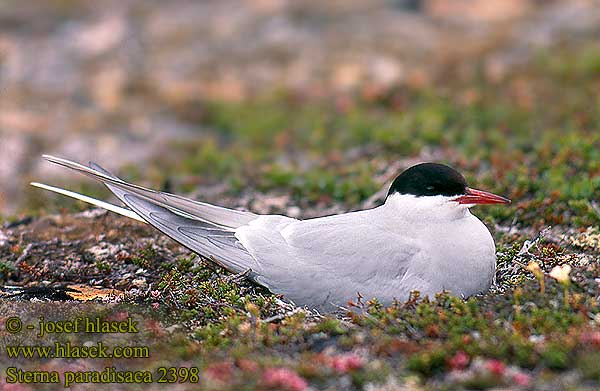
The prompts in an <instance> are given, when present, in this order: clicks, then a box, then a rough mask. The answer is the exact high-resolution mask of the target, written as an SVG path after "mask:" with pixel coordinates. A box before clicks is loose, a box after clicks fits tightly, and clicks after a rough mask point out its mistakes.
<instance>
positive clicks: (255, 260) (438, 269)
mask: <svg viewBox="0 0 600 391" xmlns="http://www.w3.org/2000/svg"><path fill="white" fill-rule="evenodd" d="M43 157H44V159H46V160H48V161H50V162H52V163H55V164H59V165H61V166H64V167H67V168H70V169H73V170H76V171H79V172H81V173H83V174H85V175H87V176H90V177H92V178H94V179H96V180H99V181H101V182H103V183H104V184H105V185H106V186H107V187H108V188H109V189H110V190H111V191H112V192H113V193H114V194H115V195H116V196H117V198H119V199H120V200H121V201H122V202H123V203H124V204H125V205H126V206H127V208H123V207H120V206H117V205H113V204H110V203H107V202H104V201H100V200H97V199H94V198H91V197H87V196H85V195H82V194H78V193H74V192H71V191H68V190H65V189H61V188H57V187H53V186H48V185H44V184H41V183H32V185H34V186H37V187H40V188H44V189H46V190H50V191H54V192H57V193H60V194H63V195H67V196H70V197H73V198H76V199H79V200H82V201H85V202H88V203H91V204H94V205H96V206H99V207H101V208H104V209H107V210H110V211H113V212H116V213H118V214H121V215H124V216H127V217H130V218H133V219H136V220H139V221H142V222H145V223H148V224H150V225H152V226H154V227H155V228H157V229H158V230H160V231H161V232H162V233H164V234H165V235H167V236H169V237H171V238H172V239H174V240H176V241H177V242H179V243H180V244H182V245H183V246H185V247H187V248H189V249H190V250H192V251H193V252H195V253H197V254H200V255H202V256H204V257H206V258H208V259H210V260H212V261H213V262H215V263H217V264H218V265H220V266H222V267H223V268H225V269H227V270H228V271H230V272H233V273H244V272H246V273H247V275H248V277H249V278H250V279H251V280H253V281H254V282H255V283H258V284H260V285H263V286H265V287H266V288H268V289H269V290H270V291H271V292H273V293H277V294H282V295H283V296H284V297H285V298H287V299H288V300H291V301H292V302H294V303H295V304H297V305H305V306H309V307H312V308H316V309H319V310H324V311H328V310H335V309H337V308H339V307H340V306H345V305H346V304H347V303H348V302H349V301H351V300H354V299H356V297H357V295H358V294H360V295H361V296H362V297H364V298H366V299H371V298H377V299H378V300H379V301H380V302H381V303H383V304H384V305H389V304H391V303H392V302H393V301H394V300H395V299H397V300H400V301H403V300H406V299H408V297H409V296H410V293H411V291H415V290H417V291H419V292H420V293H421V294H422V295H428V296H431V295H434V294H435V293H437V292H440V291H444V290H446V291H449V292H450V293H451V294H453V295H456V296H459V297H468V296H471V295H474V294H477V293H481V292H485V291H487V290H488V289H489V287H490V286H491V284H492V280H493V277H494V273H495V269H496V253H495V245H494V240H493V238H492V235H491V234H490V232H489V231H488V229H487V227H486V226H485V225H484V224H483V223H482V222H481V221H480V220H479V219H478V218H477V217H475V216H473V215H472V214H471V213H470V211H469V208H470V207H472V206H474V205H476V204H508V203H510V200H508V199H507V198H504V197H501V196H498V195H495V194H492V193H488V192H484V191H481V190H476V189H472V188H469V187H468V186H467V183H466V181H465V179H464V177H463V176H462V175H461V174H460V173H459V172H458V171H456V170H454V169H453V168H450V167H448V166H446V165H443V164H438V163H421V164H417V165H415V166H412V167H410V168H408V169H407V170H405V171H404V172H402V173H401V174H400V175H398V176H397V177H396V179H395V180H394V181H393V183H392V185H391V186H390V189H389V191H388V194H387V197H386V199H385V202H384V204H383V205H381V206H379V207H376V208H373V209H368V210H362V211H357V212H350V213H345V214H340V215H333V216H326V217H319V218H313V219H307V220H298V219H295V218H291V217H286V216H281V215H258V214H254V213H251V212H243V211H238V210H233V209H227V208H224V207H220V206H215V205H211V204H208V203H204V202H199V201H195V200H191V199H188V198H185V197H181V196H178V195H173V194H169V193H165V192H160V191H155V190H151V189H147V188H144V187H141V186H138V185H135V184H131V183H127V182H125V181H124V180H122V179H119V178H117V177H116V176H114V175H112V174H111V173H110V172H108V171H106V170H104V169H103V168H102V167H100V166H99V165H97V164H95V163H90V164H89V166H84V165H82V164H79V163H76V162H73V161H69V160H66V159H61V158H57V157H53V156H48V155H44V156H43Z"/></svg>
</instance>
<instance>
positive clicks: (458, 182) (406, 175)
mask: <svg viewBox="0 0 600 391" xmlns="http://www.w3.org/2000/svg"><path fill="white" fill-rule="evenodd" d="M391 198H394V199H404V200H410V204H411V205H412V206H414V207H415V209H420V208H419V207H422V208H423V209H428V208H432V207H434V206H446V205H447V206H452V207H453V208H452V209H456V208H459V209H468V208H470V207H472V206H475V205H478V204H509V203H510V202H511V201H510V200H509V199H508V198H505V197H502V196H499V195H496V194H492V193H488V192H486V191H483V190H477V189H473V188H470V187H468V186H467V181H466V180H465V178H464V177H463V176H462V175H461V174H460V173H459V172H458V171H456V170H455V169H453V168H451V167H448V166H446V165H444V164H439V163H421V164H417V165H415V166H412V167H410V168H408V169H406V170H405V171H403V172H402V173H401V174H400V175H398V176H397V177H396V179H395V180H394V182H393V183H392V185H391V186H390V190H389V191H388V195H387V198H386V203H387V202H388V200H389V199H391Z"/></svg>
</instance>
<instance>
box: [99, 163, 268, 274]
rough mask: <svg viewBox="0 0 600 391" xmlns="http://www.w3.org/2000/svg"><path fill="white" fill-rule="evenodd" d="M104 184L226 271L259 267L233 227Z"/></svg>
mask: <svg viewBox="0 0 600 391" xmlns="http://www.w3.org/2000/svg"><path fill="white" fill-rule="evenodd" d="M90 168H92V169H94V170H96V171H98V172H100V173H102V174H104V175H106V176H109V177H111V178H114V179H117V180H118V179H119V178H117V177H115V176H114V175H112V174H111V173H110V172H108V171H107V170H105V169H104V168H102V167H100V166H99V165H98V164H96V163H92V162H90ZM104 184H105V185H106V187H108V189H109V190H110V191H112V192H113V193H114V195H116V196H117V198H119V199H120V200H121V201H122V202H123V203H124V204H125V205H127V206H128V207H129V208H130V209H132V210H133V211H134V212H136V213H137V214H138V215H140V216H141V217H142V218H143V219H144V220H146V221H147V222H148V223H149V224H151V225H152V226H153V227H155V228H157V229H158V230H159V231H161V232H162V233H164V234H165V235H167V236H169V237H170V238H172V239H174V240H175V241H177V242H179V243H180V244H182V245H184V246H185V247H187V248H189V249H190V250H192V251H194V252H196V253H198V254H201V255H203V256H205V257H207V258H210V259H211V260H212V261H213V262H215V263H217V264H218V265H220V266H221V267H224V268H225V269H227V270H229V271H232V272H234V273H242V272H246V271H248V270H250V273H249V277H251V278H254V277H255V274H256V273H255V272H256V271H257V266H258V265H257V263H256V260H255V259H254V258H253V257H252V256H251V255H250V254H249V253H248V251H247V250H246V249H245V248H244V246H242V244H241V243H240V242H239V241H238V240H237V238H236V237H235V233H234V232H233V230H231V229H227V228H222V227H220V226H219V225H217V224H211V223H208V222H206V221H202V220H198V219H194V218H189V217H186V216H181V215H179V214H177V213H175V212H173V211H172V210H171V209H167V208H165V207H163V206H161V205H158V204H156V203H154V202H152V201H149V200H147V199H145V198H142V197H140V196H139V195H138V194H136V193H133V192H131V191H127V190H123V189H122V188H119V187H117V186H115V185H113V184H110V183H106V182H105V183H104ZM179 198H182V197H179ZM205 205H208V204H205ZM211 206H212V205H211ZM222 209H225V208H222ZM235 212H237V211H235Z"/></svg>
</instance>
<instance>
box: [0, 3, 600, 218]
mask: <svg viewBox="0 0 600 391" xmlns="http://www.w3.org/2000/svg"><path fill="white" fill-rule="evenodd" d="M599 38H600V6H599V3H598V2H597V1H593V0H570V1H559V0H555V1H552V0H377V1H356V0H343V1H342V0H336V1H327V2H324V1H316V0H301V1H298V0H294V1H291V0H245V1H238V0H236V1H225V0H219V1H216V0H215V1H186V0H176V1H170V2H161V1H148V0H138V1H135V0H118V1H112V0H106V1H102V2H98V1H91V0H90V1H75V0H48V1H44V2H36V1H22V0H21V1H17V0H2V1H1V2H0V214H2V215H3V216H5V217H9V216H13V217H14V216H19V215H23V214H30V213H36V212H37V211H40V210H42V209H43V210H44V211H45V213H53V212H56V211H59V210H61V208H65V207H66V208H73V207H74V205H75V204H74V203H73V202H71V201H65V200H64V199H62V198H59V197H53V196H51V195H48V194H45V193H44V192H42V191H40V190H37V189H30V188H29V186H28V185H27V183H28V182H29V181H31V180H37V181H45V182H47V183H51V184H59V185H61V184H62V185H66V186H68V187H69V188H71V189H75V190H80V191H86V192H88V193H91V194H93V195H100V196H104V195H106V192H104V190H103V189H102V188H101V187H100V186H96V185H95V184H93V183H91V181H87V180H85V179H84V178H81V177H79V176H77V175H76V174H72V173H69V172H66V171H65V170H61V169H60V168H56V167H52V166H51V165H49V164H47V163H45V162H43V161H42V160H41V159H40V155H41V154H42V153H48V154H55V155H58V156H62V157H67V158H71V159H75V160H79V161H83V162H87V161H88V160H94V161H97V162H100V163H101V164H103V165H104V166H106V167H107V168H109V169H111V170H116V171H117V172H118V173H119V174H120V175H122V176H123V177H125V178H127V179H129V180H135V181H138V182H140V183H142V184H145V185H149V186H153V187H157V188H162V189H165V190H169V191H173V192H180V193H187V194H192V195H194V196H197V197H199V198H202V199H207V200H209V201H216V202H219V203H221V204H226V205H233V206H244V207H249V208H252V209H255V210H257V211H259V212H260V211H275V212H285V213H289V214H292V215H304V216H306V215H310V214H311V213H313V212H311V209H310V207H312V206H314V207H315V208H316V209H315V210H317V209H319V213H317V212H316V211H315V212H314V214H322V212H323V209H326V210H327V211H331V212H336V211H337V210H338V209H339V210H341V209H343V208H355V207H364V206H369V205H371V204H374V203H376V202H377V200H378V199H379V200H380V199H381V197H382V196H383V195H384V194H382V193H381V192H379V193H378V194H376V196H374V197H373V196H372V194H374V193H377V191H379V190H380V189H381V187H382V186H383V185H384V184H385V182H386V181H388V180H389V179H390V177H391V176H393V175H394V174H395V173H396V172H397V171H399V170H401V169H402V168H405V167H406V166H408V165H409V164H412V163H414V162H417V161H421V160H439V161H445V162H448V163H451V164H453V165H455V166H458V167H459V168H460V169H463V170H465V171H466V172H467V174H468V177H469V178H468V179H471V180H476V181H478V182H480V184H479V185H480V187H485V186H486V185H487V187H488V188H490V189H491V190H496V191H500V192H501V193H504V194H507V195H508V196H511V197H515V198H516V199H517V200H522V203H521V204H517V205H518V206H519V210H518V211H517V212H515V211H497V212H490V213H492V217H494V218H497V219H500V220H505V221H511V220H512V219H514V218H515V217H517V216H516V215H515V213H521V216H520V217H526V216H527V213H537V214H539V211H540V208H550V206H549V205H547V204H544V202H546V201H545V200H547V199H548V197H550V199H551V200H552V199H555V200H556V199H558V200H561V199H562V200H568V202H565V203H563V204H562V205H563V207H562V209H561V207H560V205H561V204H557V203H554V205H553V206H552V208H554V209H552V210H550V209H548V216H541V217H540V218H539V219H538V218H537V217H536V219H535V221H534V223H535V222H539V223H540V224H542V223H548V222H549V221H550V222H552V219H559V220H560V219H564V218H568V217H571V216H572V215H573V210H575V214H576V215H577V217H579V218H582V219H589V221H596V220H594V219H595V218H596V217H597V215H596V214H595V213H596V212H597V205H596V204H595V203H594V201H593V200H594V197H595V196H597V195H598V193H597V192H598V188H599V185H600V180H599V179H598V177H599V175H600V165H599V163H598V161H600V159H599V158H600V156H599V152H598V146H599V140H598V136H597V134H598V133H600V132H598V129H597V128H598V119H599V102H600V100H599V98H598V96H599V95H598V93H599V92H600V45H599V42H600V41H599ZM565 178H568V180H567V179H565ZM481 183H483V184H481ZM479 185H478V186H479ZM539 194H542V195H539ZM573 202H575V204H573ZM577 202H579V203H577ZM557 205H558V206H557ZM298 206H300V207H301V208H302V209H300V208H298ZM79 207H81V206H79ZM556 208H559V209H556ZM492 210H493V211H494V209H493V208H492ZM569 213H570V214H569ZM594 216H596V217H594ZM558 222H560V221H558Z"/></svg>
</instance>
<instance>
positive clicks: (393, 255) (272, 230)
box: [236, 210, 426, 309]
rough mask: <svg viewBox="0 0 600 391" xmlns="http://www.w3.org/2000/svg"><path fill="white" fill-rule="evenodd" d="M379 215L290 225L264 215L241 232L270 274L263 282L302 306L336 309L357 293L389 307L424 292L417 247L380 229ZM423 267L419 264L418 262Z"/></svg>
mask: <svg viewBox="0 0 600 391" xmlns="http://www.w3.org/2000/svg"><path fill="white" fill-rule="evenodd" d="M377 213H378V211H377V210H368V211H361V212H354V213H348V214H344V215H338V216H330V217H324V218H318V219H312V220H304V221H289V222H287V224H281V222H278V221H274V220H272V217H271V216H263V217H260V218H258V219H257V220H255V221H253V222H252V223H250V224H249V225H248V226H243V227H240V228H239V229H237V230H236V236H237V237H238V238H239V239H240V241H241V242H242V244H243V245H244V247H245V248H247V249H248V252H249V253H250V254H252V255H253V256H254V257H255V258H256V259H259V260H260V262H261V265H262V267H263V270H264V272H263V273H262V274H261V276H259V277H258V279H259V281H260V282H261V283H263V284H264V285H267V286H268V287H269V288H270V289H272V290H274V291H277V292H280V293H283V294H284V295H285V296H286V297H288V298H290V299H291V300H292V301H294V302H295V303H296V304H300V305H309V306H312V307H317V308H322V309H331V304H333V305H342V306H345V305H346V303H347V302H348V300H355V299H356V297H357V293H359V292H360V293H361V294H362V295H363V296H364V297H365V298H366V299H371V298H373V297H377V298H379V299H381V300H383V301H384V302H386V303H389V302H391V300H392V299H393V298H397V299H405V298H406V297H407V296H408V294H409V293H410V291H411V290H414V289H422V288H423V286H424V285H423V284H425V283H426V282H424V281H422V280H421V275H420V274H421V273H419V272H417V271H416V270H411V267H412V265H414V264H415V260H417V259H419V257H421V256H422V254H421V253H420V251H419V248H420V247H419V246H418V245H417V243H415V242H414V241H412V240H411V239H410V238H406V237H400V236H399V235H397V234H395V233H394V232H393V231H391V230H389V229H386V228H385V227H381V226H379V225H377V224H376V220H378V219H377V217H376V214H377ZM417 263H418V262H417Z"/></svg>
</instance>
